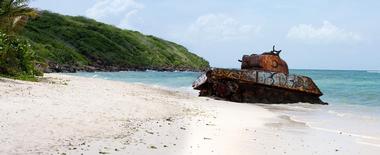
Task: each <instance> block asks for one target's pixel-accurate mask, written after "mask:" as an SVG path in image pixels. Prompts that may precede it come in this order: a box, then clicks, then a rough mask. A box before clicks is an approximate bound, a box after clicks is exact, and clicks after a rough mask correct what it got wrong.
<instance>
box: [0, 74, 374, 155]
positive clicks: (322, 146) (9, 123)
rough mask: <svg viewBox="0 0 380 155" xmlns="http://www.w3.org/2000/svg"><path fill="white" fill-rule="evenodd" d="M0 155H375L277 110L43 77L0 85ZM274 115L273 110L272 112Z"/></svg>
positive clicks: (367, 147)
mask: <svg viewBox="0 0 380 155" xmlns="http://www.w3.org/2000/svg"><path fill="white" fill-rule="evenodd" d="M0 107H1V108H0V130H1V132H0V154H89V155H91V154H120V155H121V154H137V155H139V154H141V155H149V154H166V155H170V154H173V155H178V154H194V155H200V154H218V155H219V154H225V155H229V154H240V155H244V154H247V155H248V154H376V153H378V152H379V151H380V148H379V147H376V146H370V145H360V144H358V143H357V137H355V136H352V135H350V134H342V133H339V132H337V133H335V132H326V131H323V130H316V129H313V128H311V127H309V126H308V125H307V124H306V123H303V122H299V121H298V122H297V121H294V120H292V119H291V118H290V117H289V116H287V115H283V114H282V113H279V112H278V110H280V111H281V108H280V109H279V108H278V107H270V106H263V105H254V104H241V103H231V102H225V101H217V100H214V99H208V98H199V97H196V96H195V95H194V94H191V93H185V92H178V91H170V90H164V89H160V88H154V87H150V86H145V85H138V84H129V83H123V82H115V81H107V80H101V79H92V78H83V77H74V76H68V75H62V74H46V75H45V79H44V80H42V81H41V82H38V83H33V82H20V81H14V80H8V79H2V80H1V81H0ZM276 108H277V109H276Z"/></svg>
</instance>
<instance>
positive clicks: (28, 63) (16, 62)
mask: <svg viewBox="0 0 380 155" xmlns="http://www.w3.org/2000/svg"><path fill="white" fill-rule="evenodd" d="M0 74H1V75H3V76H7V77H14V78H17V79H22V80H35V78H34V76H36V75H42V73H41V72H40V71H38V70H36V69H35V63H34V52H33V51H32V50H31V48H30V44H29V43H28V42H27V41H25V40H23V39H20V38H18V37H17V36H11V35H6V34H4V33H2V32H0Z"/></svg>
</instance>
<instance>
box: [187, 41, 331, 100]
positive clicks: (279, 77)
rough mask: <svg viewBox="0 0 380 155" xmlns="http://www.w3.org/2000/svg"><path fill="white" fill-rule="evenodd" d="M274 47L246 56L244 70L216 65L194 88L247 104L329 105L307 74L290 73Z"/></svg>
mask: <svg viewBox="0 0 380 155" xmlns="http://www.w3.org/2000/svg"><path fill="white" fill-rule="evenodd" d="M280 53H281V51H276V50H275V48H274V46H273V50H272V51H270V52H265V53H262V54H260V55H256V54H252V55H250V56H248V55H244V56H243V58H242V60H239V61H240V62H241V63H242V64H241V69H240V70H238V69H222V68H213V69H210V70H208V71H207V72H205V73H204V74H202V75H201V76H200V77H199V78H198V79H197V80H196V81H195V82H194V83H193V88H194V89H197V90H200V96H214V97H217V98H222V99H225V100H230V101H234V102H247V103H298V102H305V103H312V104H327V103H326V102H323V101H322V100H321V99H320V96H322V95H323V93H322V92H321V91H320V89H319V88H318V87H317V85H316V84H315V83H314V82H313V80H312V79H311V78H309V77H306V76H301V75H292V74H289V69H288V65H287V63H286V62H285V61H284V60H282V59H281V58H280Z"/></svg>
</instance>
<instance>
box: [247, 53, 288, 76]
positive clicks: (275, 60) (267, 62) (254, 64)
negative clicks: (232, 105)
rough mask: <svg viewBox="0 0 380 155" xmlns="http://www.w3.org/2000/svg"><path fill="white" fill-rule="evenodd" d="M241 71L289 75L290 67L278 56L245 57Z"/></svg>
mask: <svg viewBox="0 0 380 155" xmlns="http://www.w3.org/2000/svg"><path fill="white" fill-rule="evenodd" d="M241 69H248V70H249V69H251V70H262V71H269V72H278V73H284V74H289V69H288V65H287V64H286V62H285V61H284V60H282V59H281V58H280V57H279V56H277V55H269V54H268V55H250V56H248V55H245V56H243V60H242V64H241Z"/></svg>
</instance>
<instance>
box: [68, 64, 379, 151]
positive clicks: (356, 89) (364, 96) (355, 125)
mask: <svg viewBox="0 0 380 155" xmlns="http://www.w3.org/2000/svg"><path fill="white" fill-rule="evenodd" d="M290 72H291V73H292V74H299V75H306V76H309V77H311V78H312V79H313V80H314V82H315V83H316V84H317V85H318V87H319V88H320V89H321V91H322V92H323V93H324V95H323V96H322V100H324V101H326V102H328V103H329V105H327V106H325V105H311V104H305V103H300V104H281V105H262V106H263V107H266V108H268V109H272V110H273V109H277V110H274V111H276V112H277V113H279V114H281V115H287V116H289V117H290V118H291V119H292V120H294V121H300V122H304V123H305V124H306V125H307V126H309V127H310V128H312V129H315V130H318V131H321V132H332V133H336V134H344V135H350V136H352V137H354V138H356V140H357V143H358V144H363V145H370V146H375V147H380V71H342V70H291V71H290ZM200 74H201V73H197V72H155V71H147V72H113V73H109V72H96V73H85V72H82V73H75V74H72V75H76V76H84V77H91V78H101V79H107V80H116V81H124V82H130V83H141V84H147V85H152V86H157V87H162V88H164V89H171V90H178V91H191V92H193V93H194V95H195V94H196V93H197V92H196V91H195V90H193V89H192V88H191V84H192V82H193V81H194V80H195V79H196V78H197V77H198V76H199V75H200ZM278 109H280V110H278Z"/></svg>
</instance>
